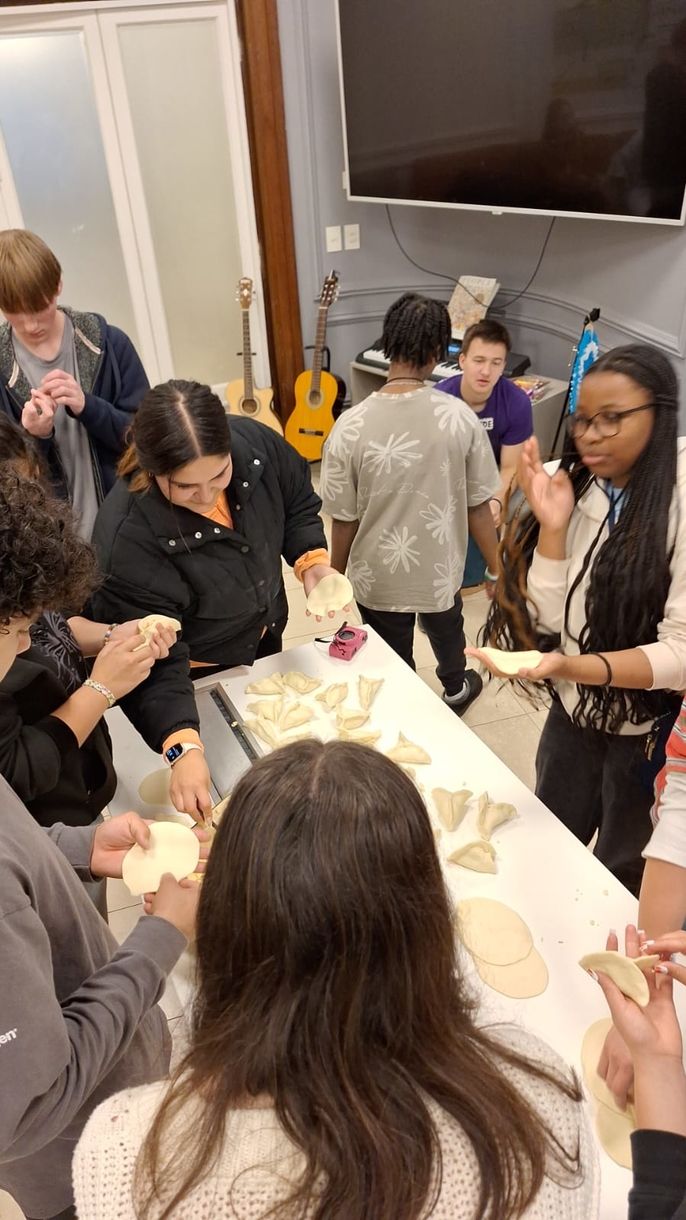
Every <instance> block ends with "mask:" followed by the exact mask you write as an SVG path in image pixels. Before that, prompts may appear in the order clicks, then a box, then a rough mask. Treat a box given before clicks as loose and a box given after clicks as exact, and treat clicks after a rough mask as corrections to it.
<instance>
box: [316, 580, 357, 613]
mask: <svg viewBox="0 0 686 1220" xmlns="http://www.w3.org/2000/svg"><path fill="white" fill-rule="evenodd" d="M354 600H355V594H354V593H353V587H352V585H351V583H350V581H349V580H348V577H347V576H344V575H343V573H342V572H332V573H331V574H330V575H329V576H322V579H321V580H320V581H318V582H317V584H316V585H315V586H314V589H313V590H312V592H311V593H310V594H309V595H308V598H307V601H306V603H305V605H306V606H307V609H308V610H309V612H310V614H314V615H318V616H319V617H321V616H322V615H323V614H332V613H333V614H335V613H336V612H337V611H338V610H342V609H343V608H344V606H349V605H350V603H351V602H353V601H354Z"/></svg>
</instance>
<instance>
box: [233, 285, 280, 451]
mask: <svg viewBox="0 0 686 1220" xmlns="http://www.w3.org/2000/svg"><path fill="white" fill-rule="evenodd" d="M253 297H254V293H253V286H252V280H250V279H248V277H247V276H244V277H243V279H241V280H239V283H238V292H237V294H236V300H237V301H238V304H239V305H240V307H241V313H242V317H243V378H242V380H241V379H240V378H237V379H236V380H235V381H230V382H229V384H228V385H227V387H226V405H227V407H228V408H229V415H247V416H249V417H250V419H256V420H257V421H258V422H259V423H261V424H266V425H267V427H268V428H273V429H274V431H275V432H278V433H280V435H281V436H283V428H282V427H281V420H280V419H279V417H278V415H277V414H276V411H275V409H274V391H273V390H271V389H269V390H258V388H257V386H256V385H255V379H254V377H253V372H252V346H251V343H250V306H251V305H252V302H253Z"/></svg>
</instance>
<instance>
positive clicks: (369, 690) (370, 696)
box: [357, 674, 384, 712]
mask: <svg viewBox="0 0 686 1220" xmlns="http://www.w3.org/2000/svg"><path fill="white" fill-rule="evenodd" d="M383 683H384V680H383V678H365V676H364V674H360V676H359V678H358V680H357V690H358V697H359V700H360V707H363V708H364V710H365V712H368V711H369V709H370V707H371V706H372V703H373V702H374V700H375V699H376V696H377V695H378V693H379V691H380V690H381V687H382V686H383Z"/></svg>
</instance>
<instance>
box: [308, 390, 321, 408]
mask: <svg viewBox="0 0 686 1220" xmlns="http://www.w3.org/2000/svg"><path fill="white" fill-rule="evenodd" d="M307 404H308V406H310V407H321V405H322V392H321V390H317V391H316V393H315V392H314V390H312V391H310V393H309V395H308V397H307Z"/></svg>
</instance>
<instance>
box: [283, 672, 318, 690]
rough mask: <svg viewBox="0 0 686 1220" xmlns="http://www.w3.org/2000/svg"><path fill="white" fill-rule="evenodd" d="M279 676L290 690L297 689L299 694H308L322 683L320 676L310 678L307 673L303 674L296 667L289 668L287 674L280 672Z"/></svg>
mask: <svg viewBox="0 0 686 1220" xmlns="http://www.w3.org/2000/svg"><path fill="white" fill-rule="evenodd" d="M281 678H282V680H283V681H284V682H285V683H286V686H290V688H291V690H294V691H297V692H298V694H299V695H309V694H310V693H311V692H312V691H313V690H316V689H317V687H318V686H321V684H322V680H321V678H310V677H309V675H308V674H303V673H301V672H300V671H299V670H297V669H291V670H289V671H288V673H287V674H281Z"/></svg>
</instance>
